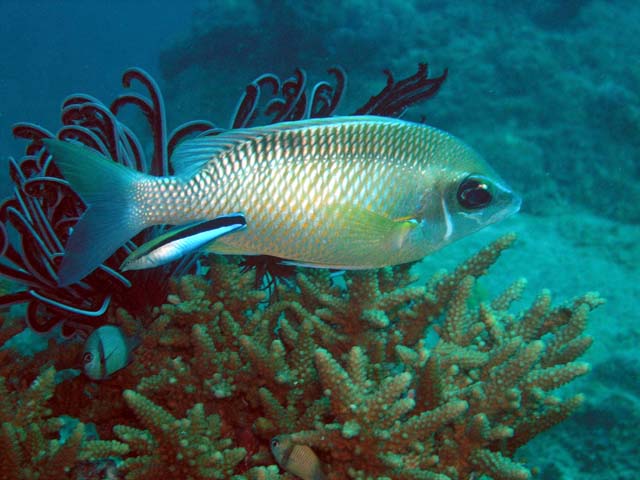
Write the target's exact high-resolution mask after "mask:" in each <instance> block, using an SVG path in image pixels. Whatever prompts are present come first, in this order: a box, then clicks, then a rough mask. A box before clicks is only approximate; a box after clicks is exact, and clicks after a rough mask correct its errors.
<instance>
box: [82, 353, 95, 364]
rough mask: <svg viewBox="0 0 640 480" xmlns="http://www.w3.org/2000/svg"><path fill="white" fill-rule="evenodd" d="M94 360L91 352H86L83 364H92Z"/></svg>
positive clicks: (83, 356)
mask: <svg viewBox="0 0 640 480" xmlns="http://www.w3.org/2000/svg"><path fill="white" fill-rule="evenodd" d="M92 360H93V355H91V352H84V354H83V355H82V363H90V362H91V361H92Z"/></svg>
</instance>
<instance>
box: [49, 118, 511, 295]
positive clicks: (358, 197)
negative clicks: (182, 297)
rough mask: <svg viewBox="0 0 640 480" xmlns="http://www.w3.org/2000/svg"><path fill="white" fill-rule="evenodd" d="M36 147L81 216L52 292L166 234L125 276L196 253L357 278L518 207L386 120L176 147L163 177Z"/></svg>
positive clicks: (426, 130) (454, 142)
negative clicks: (345, 272)
mask: <svg viewBox="0 0 640 480" xmlns="http://www.w3.org/2000/svg"><path fill="white" fill-rule="evenodd" d="M44 143H45V145H46V147H47V149H48V150H49V152H50V153H51V154H52V155H53V156H54V159H55V161H56V164H57V165H58V166H59V168H60V170H61V171H62V173H63V174H64V176H65V177H66V178H67V180H68V181H69V182H70V183H71V185H72V187H73V188H74V189H75V190H76V191H77V192H78V193H79V195H80V196H81V197H82V198H83V200H84V201H85V202H86V203H87V205H88V209H87V210H86V212H85V214H84V215H83V217H82V218H81V220H80V221H79V222H78V224H77V225H76V226H75V228H74V231H73V233H72V234H71V236H70V238H69V241H68V242H67V245H66V253H65V256H64V258H63V261H62V264H61V267H60V271H59V278H60V283H61V285H67V284H70V283H73V282H76V281H78V280H80V279H82V278H83V277H84V276H86V275H87V274H89V273H90V272H91V271H92V270H94V269H95V268H96V267H98V266H99V265H100V263H102V262H103V261H104V260H105V259H107V258H108V257H109V256H110V255H112V254H113V253H114V252H115V251H116V250H117V249H118V248H119V247H120V246H121V245H122V244H124V243H125V242H126V241H127V240H128V239H129V238H131V237H133V236H134V235H136V234H137V233H138V232H140V231H141V230H142V229H144V228H146V227H149V226H152V225H158V224H171V225H176V226H178V227H177V228H176V229H174V231H170V232H169V233H168V234H165V235H164V236H163V238H162V239H161V241H159V242H158V243H157V245H156V244H154V241H151V242H150V243H148V244H145V245H144V246H143V248H142V251H141V252H138V253H136V252H134V257H135V258H133V259H129V260H130V261H129V262H125V265H124V267H125V268H146V267H150V266H154V265H159V264H161V263H163V262H164V261H165V260H167V259H169V260H170V259H173V258H176V257H177V256H179V255H182V254H185V253H187V252H190V251H194V250H206V251H211V252H215V253H220V254H242V255H270V256H272V257H279V258H282V259H284V260H286V261H288V262H290V263H292V264H297V265H303V266H311V267H330V268H337V269H367V268H377V267H384V266H388V265H395V264H399V263H405V262H411V261H414V260H418V259H420V258H422V257H424V256H425V255H427V254H429V253H430V252H433V251H434V250H437V249H439V248H441V247H443V246H444V245H447V244H449V243H451V242H452V241H454V240H456V239H458V238H461V237H463V236H466V235H468V234H470V233H472V232H475V231H477V230H479V229H481V228H483V227H484V226H486V225H489V224H491V223H494V222H497V221H499V220H502V219H504V218H505V217H507V216H509V215H511V214H513V213H515V212H516V211H518V209H519V207H520V199H519V197H518V196H517V195H516V194H514V193H513V192H512V190H511V189H510V188H509V187H508V186H507V184H506V183H505V182H504V181H503V180H502V179H501V178H500V176H499V175H498V174H497V173H496V172H495V171H494V170H493V169H492V168H491V167H490V166H489V165H488V164H487V163H486V162H485V161H484V160H483V159H482V157H481V156H480V155H479V154H477V153H476V152H475V151H474V150H473V149H472V148H470V147H469V146H467V145H466V144H465V143H464V142H462V141H461V140H459V139H458V138H456V137H454V136H453V135H450V134H448V133H446V132H444V131H441V130H438V129H436V128H433V127H430V126H427V125H423V124H418V123H412V122H407V121H403V120H399V119H394V118H386V117H375V116H357V117H332V118H324V119H310V120H302V121H295V122H286V123H280V124H275V125H269V126H263V127H254V128H248V129H239V130H230V131H228V132H225V133H223V134H220V135H217V136H205V137H199V138H195V139H191V140H187V141H185V142H183V143H182V144H180V145H179V146H178V147H177V148H176V150H175V152H174V154H173V155H172V158H171V162H172V165H173V168H174V171H175V175H173V176H170V177H155V176H150V175H147V174H144V173H141V172H138V171H135V170H132V169H129V168H127V167H125V166H123V165H120V164H118V163H115V162H113V161H111V160H110V159H108V158H106V157H104V156H103V155H101V154H100V153H98V152H96V151H95V150H92V149H90V148H88V147H86V146H83V145H79V144H74V143H69V142H62V141H59V140H45V141H44ZM240 217H241V218H240ZM220 218H222V220H223V221H222V222H219V221H218V219H220ZM229 218H232V219H233V218H235V219H237V220H238V221H237V222H236V223H235V224H234V225H235V226H231V227H230V225H229V223H230V222H229ZM192 227H193V228H192ZM207 232H208V233H207ZM194 238H197V239H198V240H197V241H195V240H194ZM161 248H163V249H162V250H159V249H161Z"/></svg>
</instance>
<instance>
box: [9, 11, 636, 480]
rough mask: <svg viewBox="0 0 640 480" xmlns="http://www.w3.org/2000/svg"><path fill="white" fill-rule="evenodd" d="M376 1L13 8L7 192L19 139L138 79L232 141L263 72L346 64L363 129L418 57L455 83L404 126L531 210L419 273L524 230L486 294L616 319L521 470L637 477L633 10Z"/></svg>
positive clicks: (601, 320)
mask: <svg viewBox="0 0 640 480" xmlns="http://www.w3.org/2000/svg"><path fill="white" fill-rule="evenodd" d="M207 5H209V7H207ZM363 5H364V3H363V2H356V1H354V2H345V4H344V8H343V9H337V8H335V7H334V6H332V2H311V1H307V2H273V3H272V2H260V1H257V2H253V3H251V2H246V5H245V4H243V2H235V1H232V0H229V1H220V2H209V3H207V2H201V1H196V0H190V1H181V2H173V1H168V0H165V1H151V0H143V1H139V2H133V1H124V0H122V1H115V2H106V1H104V2H102V1H88V2H82V1H79V0H77V1H71V0H66V1H53V0H52V1H29V2H24V1H18V0H0V19H1V20H0V45H2V48H0V66H1V67H0V193H2V194H3V196H4V194H5V193H8V192H9V189H10V183H9V181H8V176H7V173H6V172H7V158H8V157H9V156H13V157H15V158H18V157H20V156H21V154H22V150H23V147H24V144H25V142H23V141H17V140H15V139H13V138H12V135H11V125H12V124H14V123H16V122H20V121H30V122H34V123H37V124H40V125H42V126H44V127H45V128H48V129H50V130H52V131H54V132H55V131H56V130H57V129H58V128H59V126H60V120H59V115H60V112H59V108H60V105H61V103H62V101H63V99H64V98H65V97H66V96H67V95H70V94H72V93H77V92H82V93H87V94H90V95H93V96H95V97H97V98H99V99H101V100H102V101H104V102H105V103H107V104H108V103H109V102H110V101H111V100H112V99H113V98H114V97H115V96H117V95H118V94H119V93H121V92H122V86H121V84H120V78H121V74H122V72H123V71H124V70H125V69H126V68H128V67H131V66H138V67H142V68H144V69H145V70H147V71H148V72H149V73H151V75H152V76H154V77H155V78H156V79H157V80H158V82H159V83H160V85H161V87H162V89H163V91H164V93H165V97H166V100H167V111H168V113H169V122H170V127H174V126H176V125H177V124H178V123H180V122H184V121H187V120H192V119H198V118H207V119H210V120H213V121H215V122H216V123H218V124H220V125H223V126H226V125H227V122H228V119H229V117H230V115H231V112H232V111H233V108H234V106H235V103H236V100H237V98H238V96H239V95H240V94H241V93H242V92H243V89H244V86H245V85H246V83H247V82H248V81H250V80H251V79H252V78H254V77H256V76H257V75H259V74H261V73H264V72H266V71H270V70H273V71H275V72H276V73H278V74H279V75H281V76H287V75H290V74H291V73H292V72H293V70H294V68H295V67H304V68H306V69H307V71H308V73H309V75H310V78H312V79H314V80H317V79H320V78H328V76H327V74H326V73H325V70H326V68H328V67H330V66H331V65H333V64H336V63H338V64H341V65H343V66H344V67H345V69H346V70H347V72H348V73H349V75H350V76H349V86H348V91H347V95H346V98H345V101H344V104H343V105H342V110H340V111H339V112H340V113H350V112H351V111H353V109H354V108H356V107H358V106H360V105H362V104H363V103H364V102H365V101H366V100H367V99H368V98H369V96H371V95H373V94H374V93H377V91H379V90H380V89H381V88H382V87H383V86H384V79H385V77H384V75H383V74H382V69H383V68H391V69H392V70H393V71H394V73H396V75H397V77H399V78H401V77H403V76H407V75H410V74H412V73H414V72H415V68H416V66H417V63H418V62H421V61H428V62H429V63H430V64H431V67H432V72H433V73H434V74H438V73H441V72H442V71H443V69H444V68H448V69H449V78H448V80H447V82H446V83H445V85H444V87H443V89H442V91H441V92H440V94H439V95H438V96H437V97H436V98H434V99H433V100H430V101H428V102H427V103H425V104H424V105H420V106H418V107H416V108H414V109H412V110H411V111H410V112H408V114H407V118H410V119H419V118H421V117H422V116H424V117H425V118H426V120H427V122H428V123H431V124H433V125H435V126H438V127H441V128H444V129H446V130H449V131H451V132H453V133H455V134H456V135H458V136H460V137H462V138H463V139H465V140H466V141H467V142H468V143H470V144H471V145H473V146H474V147H475V148H477V149H478V150H479V151H480V152H481V153H482V154H483V155H484V156H485V157H486V158H487V159H488V160H489V163H491V164H492V165H494V166H495V167H496V169H497V170H498V171H500V172H501V174H502V175H503V176H504V177H505V179H506V180H507V181H508V182H509V183H510V184H512V185H514V186H515V188H516V190H518V191H519V192H520V193H521V194H522V196H523V198H524V204H523V213H522V214H521V215H519V216H518V217H516V218H513V219H510V220H509V221H507V222H505V223H504V224H500V225H498V226H496V227H495V228H492V229H488V230H486V231H483V232H482V233H480V234H479V235H477V236H474V237H472V238H470V239H467V240H465V241H463V242H461V243H460V244H458V245H454V246H453V247H451V248H450V249H447V250H445V251H442V252H439V253H438V254H437V255H434V256H433V257H430V258H428V259H427V260H426V261H425V264H424V265H425V266H424V271H425V275H427V274H429V273H431V272H432V271H433V270H435V269H437V268H439V267H441V266H445V267H447V268H450V267H452V266H453V265H455V263H456V262H458V261H459V260H460V259H461V258H464V257H466V256H467V254H468V252H469V251H471V250H473V249H475V248H477V247H480V246H481V245H483V244H486V243H487V242H488V241H490V240H492V239H494V238H495V237H496V236H497V235H498V234H499V233H502V232H504V231H510V230H516V231H517V232H518V235H519V237H520V239H521V240H520V243H519V244H518V246H517V247H516V248H514V251H513V253H510V254H509V255H508V256H507V259H508V261H507V262H506V265H505V266H499V267H498V269H497V270H496V271H497V275H496V277H495V278H493V279H491V282H493V284H491V285H489V286H488V288H489V287H491V288H495V290H494V291H498V290H499V289H500V288H501V287H504V285H505V283H506V282H508V281H510V280H513V279H514V278H517V277H520V276H525V277H527V278H528V279H529V281H530V289H529V291H528V293H527V295H529V297H528V298H532V297H533V296H534V295H535V293H536V292H537V291H539V290H540V289H541V288H543V287H550V288H551V289H552V290H553V291H554V294H555V295H556V296H555V297H554V298H555V299H558V301H562V300H566V299H568V298H571V297H572V296H574V295H578V294H580V293H584V292H585V291H588V290H600V292H601V293H602V295H603V296H604V297H606V298H607V299H608V304H607V305H606V306H605V307H602V308H601V309H600V313H597V314H596V315H594V319H593V321H592V324H591V326H590V330H589V332H590V334H592V335H593V336H594V338H595V344H594V346H593V347H592V349H591V351H590V353H589V354H588V355H587V360H588V361H590V362H591V363H592V365H593V372H592V374H591V375H590V376H589V377H587V379H586V380H583V381H581V383H580V384H579V389H580V390H582V391H585V392H586V393H587V398H588V400H587V403H586V405H585V407H584V408H583V410H582V411H581V412H580V414H579V415H577V416H576V418H574V419H572V420H570V421H568V422H567V423H566V424H563V425H560V426H559V427H557V428H555V429H554V430H553V431H552V432H548V433H547V434H544V435H542V437H541V438H540V439H538V440H536V442H534V443H533V444H532V445H531V446H529V447H528V450H526V455H527V456H528V457H529V458H534V459H535V458H536V457H539V458H542V459H543V460H541V461H540V462H539V463H537V464H538V465H539V466H540V467H541V470H542V475H541V478H544V479H545V480H546V479H552V478H554V479H572V478H581V479H583V480H584V479H588V480H591V479H600V478H601V479H629V480H630V479H632V478H637V474H636V473H635V472H637V471H638V468H640V465H639V464H638V460H637V458H636V457H635V456H634V455H637V452H638V451H639V449H640V446H639V445H638V444H637V441H638V439H637V432H636V430H637V426H638V425H640V392H639V391H638V378H640V360H639V356H638V351H639V350H638V345H639V343H640V318H639V315H638V309H637V299H638V298H640V287H639V286H638V278H640V271H639V269H638V265H640V227H639V225H640V207H639V205H640V186H639V185H640V182H638V179H639V178H640V153H639V152H640V88H638V87H639V86H640V42H639V41H638V39H639V38H640V7H639V6H638V4H637V2H634V1H617V2H605V1H603V0H601V1H577V0H574V1H566V2H552V1H549V2H547V1H544V2H525V1H522V2H506V1H500V0H494V1H492V2H482V4H481V3H479V2H472V1H470V0H468V1H466V2H442V1H438V0H431V1H428V0H427V1H419V0H414V1H412V2H407V1H401V0H394V1H379V2H371V4H367V5H366V6H365V7H363ZM630 423H631V424H630ZM594 431H595V432H597V437H598V438H594V433H593V432H594ZM574 439H575V442H576V444H577V445H578V446H576V445H575V444H573V440H574ZM634 442H635V443H634ZM603 451H606V453H603ZM556 458H557V459H562V461H561V460H557V461H556V460H555V459H556ZM592 458H598V461H597V462H596V461H593V460H591V459H592ZM533 463H536V462H535V460H534V462H533Z"/></svg>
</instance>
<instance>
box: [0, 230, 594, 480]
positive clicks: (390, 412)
mask: <svg viewBox="0 0 640 480" xmlns="http://www.w3.org/2000/svg"><path fill="white" fill-rule="evenodd" d="M514 240H515V237H514V236H513V235H507V236H505V237H502V238H500V239H498V240H497V241H495V242H494V243H493V244H491V245H489V246H488V247H486V248H485V249H483V250H481V251H480V252H478V253H477V254H476V255H474V256H473V257H471V258H470V259H469V260H467V261H466V262H465V263H463V264H462V265H461V266H460V267H458V268H457V269H456V270H455V271H453V272H451V273H438V274H436V275H434V277H433V278H432V279H431V280H430V281H429V282H428V283H427V284H426V285H416V284H415V283H414V282H415V279H414V277H413V276H412V274H411V272H410V266H407V265H404V266H399V267H394V268H387V269H382V270H377V271H365V272H348V273H346V274H345V275H344V281H341V280H336V279H334V278H333V277H331V276H330V274H329V272H326V271H320V270H305V271H300V272H298V273H297V275H296V278H295V283H292V284H291V285H288V284H280V285H278V286H277V300H276V301H273V302H271V303H267V302H265V300H266V295H265V292H264V291H261V290H257V289H255V272H254V271H249V272H244V273H241V272H240V271H239V269H238V268H237V266H236V260H235V259H233V258H226V257H215V258H214V257H212V258H210V259H209V260H208V261H207V262H205V263H206V264H207V268H206V270H207V271H206V274H203V275H199V276H194V275H187V276H183V277H181V278H179V279H175V280H173V281H172V282H171V286H170V294H169V296H168V298H167V303H166V304H164V305H162V306H161V307H158V308H155V309H154V310H153V311H152V312H150V313H149V314H148V315H140V314H137V313H129V312H126V311H125V310H123V309H111V310H110V311H109V317H108V322H109V323H112V324H116V325H119V326H120V327H121V328H123V330H124V331H125V332H126V333H127V334H128V335H130V336H136V337H138V338H139V346H138V347H137V349H136V351H135V353H134V361H133V363H132V364H131V365H130V366H129V367H128V368H126V369H124V370H123V371H120V372H118V373H117V374H116V375H114V377H113V378H111V379H107V380H105V381H103V382H100V383H94V382H90V381H89V380H88V379H86V378H84V377H82V376H81V377H78V378H74V379H72V380H66V381H60V382H58V383H57V385H56V384H55V382H52V381H50V382H49V384H48V385H49V387H48V388H47V390H46V392H47V393H46V394H45V393H42V394H39V396H38V400H37V402H36V405H38V408H39V409H40V410H38V409H33V410H32V411H33V413H32V415H35V416H34V417H31V418H32V420H31V423H32V424H33V425H35V426H36V427H37V428H38V429H40V431H41V432H43V433H42V434H41V437H42V438H46V439H49V440H48V441H49V442H50V443H49V447H48V448H49V449H50V450H47V449H44V450H42V451H43V452H49V453H45V454H44V455H43V456H42V460H41V459H40V457H38V458H35V457H34V456H33V455H31V456H30V453H29V452H31V451H32V450H28V449H29V448H31V447H27V446H25V445H26V444H25V443H24V441H23V442H22V443H20V442H18V444H17V445H18V447H15V438H16V434H12V433H11V428H14V429H15V430H16V431H17V429H19V428H24V426H21V425H20V424H16V423H15V422H17V421H18V420H15V421H14V420H10V421H12V422H13V423H10V425H12V427H3V428H5V430H6V431H7V432H9V433H5V436H6V435H8V437H3V438H5V439H4V440H3V441H4V442H9V441H10V440H11V439H12V438H13V439H14V440H11V441H13V442H14V446H13V447H11V448H13V450H8V449H5V451H7V452H12V453H13V454H12V453H10V456H11V458H12V459H13V460H12V461H13V462H14V463H13V464H12V463H11V462H9V461H8V460H7V462H5V464H6V466H5V467H3V468H17V469H22V470H21V471H24V472H31V471H36V470H33V469H34V468H40V467H38V465H41V464H40V463H38V462H41V461H55V462H57V463H58V464H60V465H63V466H62V467H56V468H63V469H66V470H65V471H66V472H69V473H68V474H69V475H71V477H72V478H85V477H82V476H81V472H84V470H82V468H94V469H98V468H99V466H101V465H103V464H104V462H105V461H106V460H105V459H106V458H107V457H109V456H111V455H117V456H118V457H120V458H121V459H122V462H121V463H120V465H119V471H120V474H121V475H123V477H124V478H127V479H132V480H136V479H146V478H155V476H154V475H157V473H158V471H159V469H160V470H161V471H163V472H168V471H170V472H173V475H174V476H180V477H185V478H194V479H202V478H233V479H235V480H241V479H279V478H292V477H291V474H288V473H282V474H281V473H279V469H278V467H277V466H276V464H275V459H274V458H273V457H272V455H271V453H270V451H269V441H270V439H271V438H272V437H273V436H275V435H284V436H285V438H289V439H291V440H292V441H294V442H296V443H300V444H304V445H308V446H309V447H311V448H312V449H313V451H314V452H315V453H316V454H317V455H318V457H319V458H320V460H321V462H322V469H323V471H324V472H325V473H326V474H327V476H328V477H329V478H335V479H338V478H362V479H364V478H397V479H438V480H447V479H462V478H470V477H473V476H474V475H475V476H480V475H486V476H487V477H490V478H494V479H522V478H529V477H530V475H531V474H530V470H529V468H528V467H527V466H525V465H523V464H521V463H519V462H518V461H517V460H516V459H515V458H514V455H515V454H516V451H517V449H518V448H519V447H520V446H522V445H523V444H525V443H527V442H528V441H529V440H530V439H531V438H533V437H534V436H536V435H538V434H539V433H541V432H542V431H544V430H545V429H547V428H549V427H550V426H552V425H554V424H556V423H558V422H560V421H562V420H563V419H564V418H566V417H567V416H568V415H569V414H570V413H571V412H573V411H574V410H575V409H576V408H577V407H578V406H579V405H580V402H581V401H582V397H581V396H580V395H577V396H572V397H569V398H566V399H562V398H559V397H557V396H556V395H554V394H553V393H552V392H553V390H554V389H556V388H558V387H559V386H561V385H564V384H566V383H567V382H570V381H571V380H573V379H575V378H576V377H578V376H580V375H583V374H585V373H586V372H587V371H588V366H587V365H586V364H585V363H582V362H579V361H578V358H579V357H580V355H581V354H582V353H583V352H584V351H585V350H586V349H587V348H588V347H589V345H590V343H591V339H590V338H589V337H588V336H585V335H584V329H585V326H586V320H587V316H588V313H589V312H590V311H591V310H592V309H593V308H595V307H596V306H598V305H599V304H600V303H601V301H602V300H601V299H600V298H599V297H598V296H597V295H596V294H587V295H585V296H583V297H580V298H577V299H575V300H573V301H571V302H569V303H566V304H562V305H559V306H552V302H551V295H550V293H549V292H548V291H543V292H541V293H540V295H539V296H538V297H537V299H536V300H535V301H534V302H533V304H532V305H531V306H530V307H529V308H527V309H526V310H524V311H523V312H521V313H518V314H516V313H512V312H511V311H510V308H511V306H512V304H513V302H514V301H515V300H516V299H518V298H519V297H520V295H521V294H522V292H523V290H524V288H525V286H526V284H525V282H524V281H523V280H517V281H516V282H514V283H513V284H512V285H511V286H509V287H508V288H506V289H505V291H504V292H502V293H501V294H500V295H498V296H497V297H496V298H494V299H492V300H488V299H480V300H479V299H478V295H476V288H475V284H476V279H477V278H479V277H481V276H483V275H484V274H486V272H487V270H488V269H489V267H490V266H491V265H492V264H493V263H494V262H496V261H497V259H498V257H499V256H500V254H501V252H502V251H504V250H505V249H506V248H508V247H510V246H511V245H512V244H513V242H514ZM71 345H73V344H71ZM51 348H52V350H51V352H50V353H53V354H55V355H60V358H61V360H59V361H58V362H56V366H57V367H58V368H68V367H69V365H68V363H69V362H70V360H69V358H65V356H64V355H62V352H63V351H64V345H61V346H52V347H51ZM74 348H77V347H74ZM47 363H50V360H47V359H46V357H44V356H42V355H36V356H35V357H33V359H31V360H29V361H25V368H28V369H29V371H33V370H34V369H37V368H38V366H40V368H44V367H45V366H46V365H47ZM42 371H43V372H48V373H46V375H47V376H45V377H43V379H44V378H49V379H50V378H52V377H51V375H52V373H51V372H54V370H53V368H49V369H48V370H47V369H45V370H42ZM19 374H20V369H11V370H8V373H7V375H11V377H12V378H13V377H16V376H17V375H19ZM43 375H44V374H43ZM42 382H43V381H39V383H42ZM5 384H6V385H7V388H8V389H9V390H10V392H11V393H10V394H9V395H4V396H3V397H2V398H5V400H4V405H5V406H3V408H5V411H11V410H10V409H12V408H13V409H15V408H16V407H15V406H16V405H17V404H23V403H24V401H27V402H28V400H23V399H26V398H27V397H28V395H29V394H28V393H27V392H29V388H31V387H28V388H27V389H26V390H25V387H24V386H23V385H21V384H20V382H13V381H11V382H10V381H6V382H5V383H3V385H5ZM54 389H55V391H54ZM38 412H41V413H38ZM63 415H71V416H73V417H76V418H78V419H79V420H80V422H81V423H80V424H79V425H82V426H76V427H75V428H76V429H77V431H76V430H73V433H72V434H71V437H70V438H71V439H72V440H69V441H68V442H70V443H68V447H65V449H64V452H67V453H65V454H64V458H65V461H64V462H62V461H61V460H57V458H58V457H57V456H56V455H55V452H57V451H58V450H59V449H60V448H61V447H59V446H58V447H56V446H55V445H60V444H56V443H51V442H52V441H54V440H55V439H54V438H53V436H54V435H55V433H56V432H57V431H58V430H59V428H60V424H59V422H60V420H59V419H60V418H62V416H63ZM12 418H13V417H12ZM19 418H20V416H19V415H18V416H16V419H19ZM3 421H5V420H3ZM90 422H95V424H96V427H97V432H98V433H99V435H100V438H101V439H102V440H89V439H88V437H86V436H85V438H84V440H81V439H82V432H83V431H84V429H85V426H86V424H89V423H90ZM36 427H34V428H36ZM7 428H8V430H7ZM11 435H13V437H11ZM25 438H26V437H25ZM73 439H76V440H73ZM56 441H58V440H56ZM27 444H28V442H27ZM64 445H67V443H65V444H64ZM16 448H18V449H17V450H16ZM51 449H54V450H51ZM55 449H58V450H55ZM38 451H40V450H38ZM20 452H22V453H20ZM60 455H62V454H60ZM60 458H62V456H60ZM46 459H48V460H46ZM14 464H15V467H11V465H14ZM34 465H35V466H34ZM88 466H89V467H88ZM16 471H18V470H16ZM52 471H53V470H52ZM96 471H97V470H96ZM22 475H23V477H16V478H31V477H29V476H25V475H30V473H29V474H22ZM82 475H86V474H85V473H82ZM94 475H96V476H94V477H91V478H104V477H103V476H100V475H106V474H104V473H95V471H94Z"/></svg>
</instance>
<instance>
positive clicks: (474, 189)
mask: <svg viewBox="0 0 640 480" xmlns="http://www.w3.org/2000/svg"><path fill="white" fill-rule="evenodd" d="M457 199H458V203H459V204H460V205H461V206H462V208H466V209H467V210H476V209H478V208H483V207H486V206H487V205H489V204H490V203H491V200H492V199H493V196H492V195H491V191H490V190H489V185H488V183H487V182H486V181H485V180H484V179H483V178H482V177H474V176H469V177H467V178H465V179H464V180H463V181H462V182H461V183H460V186H459V187H458V194H457Z"/></svg>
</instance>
